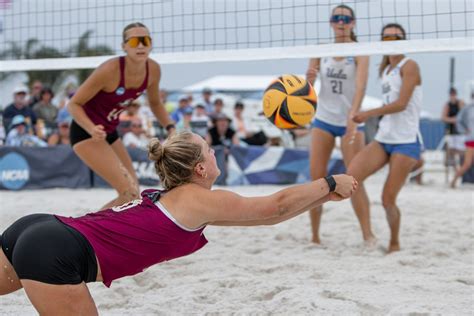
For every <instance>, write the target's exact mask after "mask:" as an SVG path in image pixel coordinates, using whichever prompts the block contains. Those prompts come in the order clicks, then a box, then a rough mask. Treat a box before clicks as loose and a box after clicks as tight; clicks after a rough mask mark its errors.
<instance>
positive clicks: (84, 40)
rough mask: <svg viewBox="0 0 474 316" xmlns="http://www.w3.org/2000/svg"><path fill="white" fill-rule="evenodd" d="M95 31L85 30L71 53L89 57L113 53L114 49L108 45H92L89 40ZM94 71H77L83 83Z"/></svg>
mask: <svg viewBox="0 0 474 316" xmlns="http://www.w3.org/2000/svg"><path fill="white" fill-rule="evenodd" d="M92 33H93V31H91V30H89V31H86V32H84V34H82V35H81V36H80V37H79V41H78V42H77V44H76V45H74V46H72V47H71V49H70V54H71V55H72V56H74V57H88V56H104V55H113V54H114V50H113V49H112V48H110V47H109V46H107V45H96V46H90V44H89V41H90V37H91V34H92ZM91 73H92V69H81V70H78V71H77V77H78V79H79V82H80V83H82V82H83V81H84V80H86V79H87V77H89V75H90V74H91Z"/></svg>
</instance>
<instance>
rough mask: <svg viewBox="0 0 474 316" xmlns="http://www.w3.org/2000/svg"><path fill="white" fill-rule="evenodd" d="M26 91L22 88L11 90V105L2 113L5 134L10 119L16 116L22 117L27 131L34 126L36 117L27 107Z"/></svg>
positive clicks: (8, 127) (8, 129)
mask: <svg viewBox="0 0 474 316" xmlns="http://www.w3.org/2000/svg"><path fill="white" fill-rule="evenodd" d="M27 93H28V89H27V88H26V87H24V86H18V87H16V88H15V89H14V90H13V103H12V104H10V105H8V106H7V107H6V108H5V111H3V126H5V129H6V133H7V135H8V132H9V131H10V125H11V122H12V119H13V118H14V117H15V116H16V115H22V116H23V117H24V119H25V122H26V128H27V131H28V129H30V128H31V127H32V126H34V125H35V124H36V115H35V113H34V112H33V110H32V109H31V108H30V107H28V103H27V99H26V95H27Z"/></svg>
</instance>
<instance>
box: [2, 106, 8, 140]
mask: <svg viewBox="0 0 474 316" xmlns="http://www.w3.org/2000/svg"><path fill="white" fill-rule="evenodd" d="M2 114H3V112H2V110H1V109H0V118H1V117H2V116H3V115H2ZM6 137H7V135H6V134H5V127H4V126H3V119H0V146H2V145H3V144H5V138H6Z"/></svg>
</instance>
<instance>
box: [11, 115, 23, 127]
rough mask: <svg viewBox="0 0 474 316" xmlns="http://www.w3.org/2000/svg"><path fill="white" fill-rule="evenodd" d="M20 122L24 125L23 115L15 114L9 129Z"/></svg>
mask: <svg viewBox="0 0 474 316" xmlns="http://www.w3.org/2000/svg"><path fill="white" fill-rule="evenodd" d="M22 124H23V125H26V121H25V117H24V116H23V115H15V116H14V117H13V119H12V122H11V123H10V129H12V128H15V127H17V126H18V125H22Z"/></svg>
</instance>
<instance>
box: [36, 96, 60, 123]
mask: <svg viewBox="0 0 474 316" xmlns="http://www.w3.org/2000/svg"><path fill="white" fill-rule="evenodd" d="M53 98H54V94H53V91H52V90H51V89H50V88H48V87H44V88H43V90H41V93H40V100H39V101H38V102H37V103H36V104H35V105H33V112H34V113H35V115H36V118H37V119H42V120H43V121H44V123H45V124H46V127H50V128H53V127H54V126H55V125H56V117H57V116H58V108H57V107H55V106H54V105H53V104H52V100H53Z"/></svg>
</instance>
